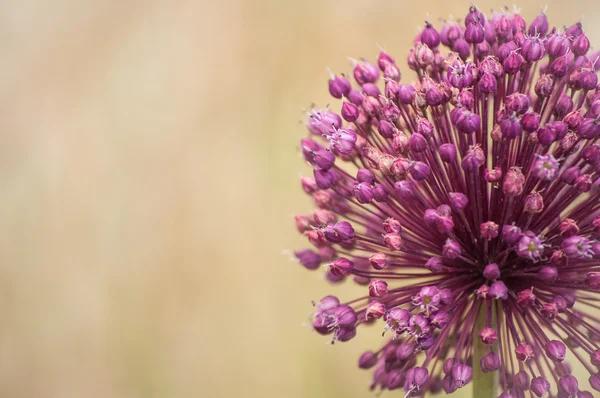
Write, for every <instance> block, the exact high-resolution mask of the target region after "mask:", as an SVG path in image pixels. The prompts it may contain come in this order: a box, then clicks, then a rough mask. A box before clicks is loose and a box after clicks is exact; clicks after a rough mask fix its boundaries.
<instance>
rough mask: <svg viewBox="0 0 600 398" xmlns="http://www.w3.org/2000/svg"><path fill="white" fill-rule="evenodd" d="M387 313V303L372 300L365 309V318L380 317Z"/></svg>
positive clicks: (367, 319)
mask: <svg viewBox="0 0 600 398" xmlns="http://www.w3.org/2000/svg"><path fill="white" fill-rule="evenodd" d="M384 314H385V305H384V304H382V303H380V302H379V301H371V302H370V303H369V304H367V309H366V310H365V320H366V321H369V320H371V319H379V318H381V317H382V316H383V315H384Z"/></svg>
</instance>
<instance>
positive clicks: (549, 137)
mask: <svg viewBox="0 0 600 398" xmlns="http://www.w3.org/2000/svg"><path fill="white" fill-rule="evenodd" d="M537 136H538V141H539V143H540V144H542V145H547V146H550V145H552V143H554V141H556V138H557V137H556V131H555V130H553V129H549V128H548V127H540V129H539V130H538V131H537Z"/></svg>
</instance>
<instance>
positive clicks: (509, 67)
mask: <svg viewBox="0 0 600 398" xmlns="http://www.w3.org/2000/svg"><path fill="white" fill-rule="evenodd" d="M524 61H525V60H524V59H523V56H522V55H521V54H519V53H518V52H516V51H512V52H511V53H510V54H509V55H508V57H506V59H505V60H504V61H503V62H502V66H503V67H504V71H505V72H506V73H507V74H509V75H514V74H515V73H517V72H518V71H519V69H521V65H523V62H524Z"/></svg>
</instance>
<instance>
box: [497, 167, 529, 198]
mask: <svg viewBox="0 0 600 398" xmlns="http://www.w3.org/2000/svg"><path fill="white" fill-rule="evenodd" d="M524 185H525V176H524V175H523V172H522V171H521V169H520V168H518V167H513V168H511V169H510V170H508V173H506V177H504V183H503V184H502V191H503V192H504V194H505V195H507V196H513V197H514V196H519V195H521V194H522V193H523V188H524Z"/></svg>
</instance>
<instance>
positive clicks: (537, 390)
mask: <svg viewBox="0 0 600 398" xmlns="http://www.w3.org/2000/svg"><path fill="white" fill-rule="evenodd" d="M530 388H531V392H533V393H534V394H535V395H537V396H538V397H544V396H545V395H546V393H547V392H548V390H550V383H549V382H548V380H546V379H545V378H543V377H534V378H533V380H531V387H530Z"/></svg>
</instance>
